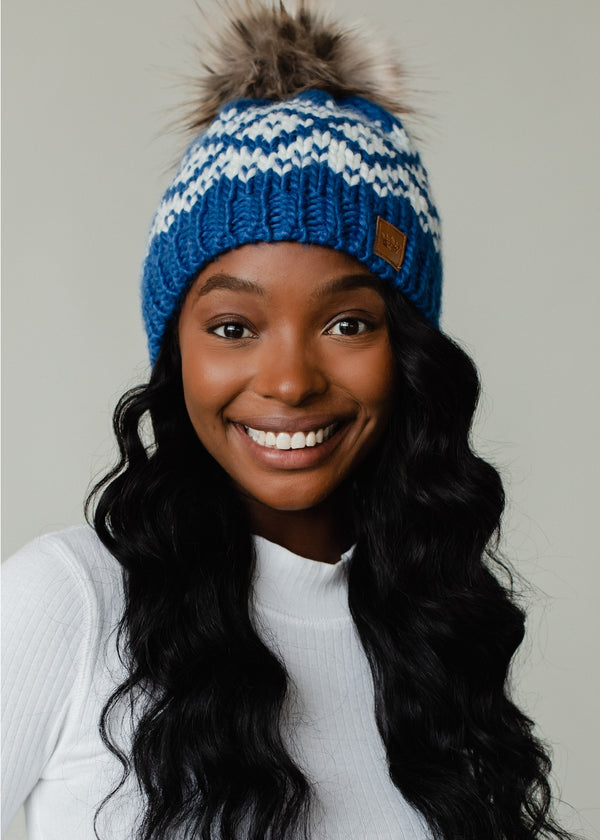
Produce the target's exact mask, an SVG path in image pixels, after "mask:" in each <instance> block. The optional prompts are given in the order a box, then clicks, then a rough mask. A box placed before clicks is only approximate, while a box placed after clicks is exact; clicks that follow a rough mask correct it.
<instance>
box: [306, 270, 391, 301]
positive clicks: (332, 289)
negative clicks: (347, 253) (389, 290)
mask: <svg viewBox="0 0 600 840" xmlns="http://www.w3.org/2000/svg"><path fill="white" fill-rule="evenodd" d="M380 285H381V281H380V280H379V278H378V277H375V276H374V275H373V274H365V273H364V272H362V273H360V274H345V275H344V276H343V277H334V278H333V279H332V280H329V281H328V282H327V283H323V285H322V286H319V288H318V289H315V290H314V292H313V293H312V294H311V296H310V298H311V300H322V299H323V298H326V297H329V296H330V295H335V294H338V293H339V292H349V291H352V289H362V288H368V289H375V291H378V289H379V287H380Z"/></svg>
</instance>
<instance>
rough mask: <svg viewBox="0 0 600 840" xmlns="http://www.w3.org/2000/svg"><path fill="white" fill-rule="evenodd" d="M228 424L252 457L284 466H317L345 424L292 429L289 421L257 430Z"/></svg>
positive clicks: (266, 462) (241, 425)
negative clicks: (274, 427)
mask: <svg viewBox="0 0 600 840" xmlns="http://www.w3.org/2000/svg"><path fill="white" fill-rule="evenodd" d="M254 422H256V421H254ZM232 425H233V427H234V428H235V429H236V431H237V432H238V433H239V435H240V437H241V438H242V440H243V442H244V444H245V446H246V447H247V449H248V451H249V452H250V453H251V454H252V455H253V456H254V457H255V458H256V459H258V460H260V461H261V462H263V463H265V464H267V465H269V466H280V467H284V468H287V469H301V468H304V467H311V466H315V465H317V464H318V463H319V462H320V461H322V460H324V459H325V458H327V456H328V455H329V453H330V452H331V451H332V450H333V449H335V448H336V446H337V445H338V443H339V442H340V440H341V438H342V437H343V435H344V430H345V429H347V427H348V424H347V423H342V422H339V421H334V422H333V423H328V424H326V425H323V426H312V428H309V429H308V430H307V431H302V430H296V431H293V430H292V429H290V428H289V426H290V423H289V421H288V423H287V425H284V424H281V425H280V426H279V430H280V431H275V430H273V429H269V430H265V429H264V428H263V429H260V428H258V429H257V428H256V427H255V426H250V425H246V424H242V423H233V424H232ZM257 425H258V424H257ZM269 425H271V423H270V424H269ZM304 425H305V426H306V424H304ZM284 430H285V431H284ZM249 432H250V433H249ZM263 435H264V439H263ZM257 437H258V440H257V439H256V438H257ZM313 438H314V440H313Z"/></svg>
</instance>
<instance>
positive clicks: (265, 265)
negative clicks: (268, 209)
mask: <svg viewBox="0 0 600 840" xmlns="http://www.w3.org/2000/svg"><path fill="white" fill-rule="evenodd" d="M381 285H382V281H381V280H380V278H378V277H377V276H376V275H374V274H372V272H370V271H369V270H368V269H367V268H366V267H365V266H364V265H362V264H361V263H360V262H359V261H358V260H356V259H354V258H353V257H350V256H348V255H347V254H345V253H343V252H342V251H336V250H334V249H333V248H326V247H323V246H319V245H307V244H304V243H300V242H260V243H256V244H248V245H243V246H241V247H240V248H236V249H235V250H232V251H228V252H226V253H224V254H221V255H220V256H219V257H218V258H217V259H215V260H213V261H212V262H211V263H209V265H207V266H205V268H204V269H203V270H202V271H200V273H199V274H198V277H197V278H196V281H195V282H194V285H193V287H192V294H193V296H195V297H201V296H204V295H207V294H209V293H210V292H212V291H217V290H229V291H235V292H247V293H248V294H255V295H258V296H262V297H267V296H269V294H270V293H272V292H273V291H277V292H279V291H281V290H289V291H290V292H293V291H295V290H296V289H302V290H303V291H304V292H306V293H308V294H309V295H310V297H311V298H312V299H315V300H319V299H323V298H327V297H331V296H334V295H336V294H339V293H343V292H347V291H351V290H353V289H357V288H365V287H366V288H373V289H375V290H376V291H379V290H380V287H381Z"/></svg>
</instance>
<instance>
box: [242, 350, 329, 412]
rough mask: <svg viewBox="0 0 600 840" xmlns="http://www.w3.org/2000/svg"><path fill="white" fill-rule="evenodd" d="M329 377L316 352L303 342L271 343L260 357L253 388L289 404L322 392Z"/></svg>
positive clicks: (298, 402) (302, 401) (299, 402)
mask: <svg viewBox="0 0 600 840" xmlns="http://www.w3.org/2000/svg"><path fill="white" fill-rule="evenodd" d="M327 385H328V380H327V376H326V374H325V371H324V369H323V365H322V364H321V363H320V361H319V359H318V357H317V354H316V353H314V352H311V351H310V349H309V348H308V347H307V345H306V344H305V343H304V342H302V341H295V342H285V343H276V342H274V343H269V345H268V346H266V345H265V348H264V352H263V353H262V354H261V356H260V359H259V360H258V365H257V372H256V376H255V379H254V390H255V391H256V393H257V394H259V395H260V396H262V397H271V398H275V399H277V400H279V401H280V402H283V403H286V404H287V405H300V404H302V403H304V402H306V400H308V399H310V397H313V396H316V395H319V394H323V393H324V392H325V391H326V390H327Z"/></svg>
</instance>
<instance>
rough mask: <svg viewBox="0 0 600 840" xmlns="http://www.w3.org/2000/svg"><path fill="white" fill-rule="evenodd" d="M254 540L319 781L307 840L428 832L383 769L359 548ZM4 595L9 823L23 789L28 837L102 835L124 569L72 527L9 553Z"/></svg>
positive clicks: (133, 797)
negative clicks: (351, 584) (354, 580)
mask: <svg viewBox="0 0 600 840" xmlns="http://www.w3.org/2000/svg"><path fill="white" fill-rule="evenodd" d="M255 541H256V548H257V571H256V576H255V594H254V602H255V616H254V617H255V621H256V625H257V628H258V631H259V633H260V634H261V636H262V637H263V638H264V640H265V642H266V643H267V644H268V645H269V647H271V649H272V650H273V651H274V652H276V653H277V654H278V655H279V656H280V657H281V658H282V659H283V661H284V662H285V666H286V668H287V670H288V673H289V675H290V680H291V692H290V702H289V706H288V716H287V719H288V730H287V739H288V745H289V749H290V751H291V753H292V754H293V755H294V757H295V759H296V761H297V762H298V763H299V764H300V766H301V767H302V768H303V770H304V772H305V773H306V774H307V776H308V777H309V778H310V779H311V780H312V782H313V783H314V786H315V789H316V793H317V800H316V802H315V808H314V819H313V830H312V832H311V840H427V838H428V837H429V836H430V835H429V833H428V832H427V830H426V828H425V826H424V822H423V820H422V818H421V817H420V816H419V815H418V814H417V813H416V812H415V811H414V810H413V809H412V808H411V807H410V806H409V805H408V804H407V803H406V802H405V800H404V799H403V797H402V796H401V794H400V792H399V791H398V790H397V789H396V788H395V786H394V785H393V784H392V782H391V781H390V779H389V776H388V773H387V766H386V758H385V750H384V747H383V743H382V741H381V738H380V736H379V733H378V731H377V727H376V724H375V718H374V711H373V685H372V680H371V674H370V670H369V667H368V663H367V661H366V657H365V655H364V652H363V650H362V647H361V645H360V641H359V639H358V636H357V633H356V629H355V627H354V624H353V622H352V618H351V616H350V614H349V610H348V604H347V567H348V562H349V559H350V556H351V550H350V551H349V552H346V554H344V555H342V558H341V560H340V561H339V562H338V563H337V564H335V565H328V564H325V563H318V562H316V561H314V560H309V559H307V558H303V557H299V556H297V555H294V554H292V553H291V552H289V551H287V550H286V549H284V548H282V547H281V546H278V545H275V544H274V543H270V542H269V541H268V540H265V539H264V538H262V537H256V538H255ZM2 598H3V609H2V613H3V624H4V632H3V639H2V642H3V658H2V667H3V685H4V693H3V750H2V764H3V788H2V804H3V808H2V817H3V826H4V827H6V826H7V825H8V822H9V821H10V820H11V819H12V816H13V815H14V813H15V811H16V810H17V808H18V807H19V805H20V804H21V803H22V802H23V801H25V806H26V814H27V821H28V834H29V840H95V838H94V832H93V827H92V820H93V815H94V812H95V810H96V807H97V805H98V803H99V801H100V800H101V799H102V798H103V797H104V796H105V795H106V793H107V792H108V791H109V790H110V789H111V784H112V783H114V781H115V780H118V778H119V765H118V764H117V762H116V760H115V759H113V758H112V756H110V754H107V751H106V750H105V748H104V746H103V745H102V743H101V741H100V738H99V735H98V720H99V717H100V711H101V709H102V706H103V704H104V702H105V699H106V697H107V696H108V694H109V693H110V692H111V691H112V689H113V688H114V687H115V685H116V684H117V682H119V681H120V680H121V679H122V677H123V672H122V668H121V666H120V664H119V662H118V659H117V657H116V650H115V639H114V633H112V630H113V629H114V626H115V624H116V622H117V621H118V618H119V616H120V614H121V610H122V607H123V593H122V586H121V578H120V569H119V567H118V565H117V563H116V562H115V560H114V558H112V557H111V555H110V554H109V553H108V552H107V551H106V549H105V548H104V547H103V546H102V544H101V543H100V541H99V540H98V538H97V536H96V534H95V533H94V532H93V531H92V530H91V529H90V528H87V527H78V528H73V529H69V530H67V531H63V532H60V533H58V534H53V535H50V536H47V537H42V538H41V539H39V540H36V541H35V542H33V543H31V544H30V545H28V546H26V547H25V548H24V549H22V550H21V551H20V552H19V553H18V554H16V555H15V556H14V557H13V558H11V559H10V560H8V561H7V562H6V564H5V565H4V570H3V592H2ZM140 807H141V801H140V798H139V796H138V795H137V792H136V790H135V787H134V785H133V784H131V785H129V787H128V789H127V790H126V791H124V792H123V794H122V795H121V796H120V797H119V799H118V800H113V801H111V803H110V805H109V807H107V808H106V810H105V812H103V817H102V819H101V820H100V823H99V826H98V828H99V831H100V835H101V837H103V838H104V837H106V840H132V837H133V834H134V827H135V821H136V817H137V815H138V814H139V810H140Z"/></svg>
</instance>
